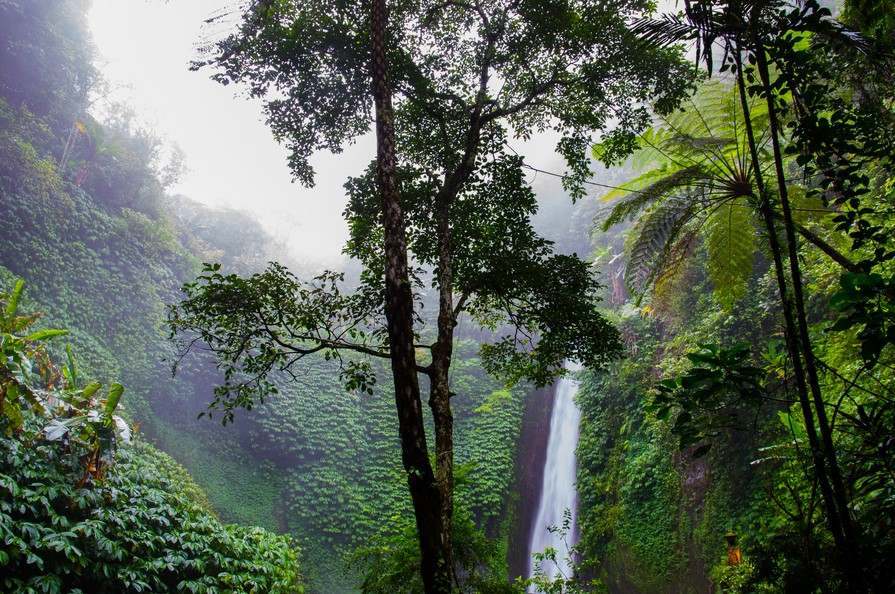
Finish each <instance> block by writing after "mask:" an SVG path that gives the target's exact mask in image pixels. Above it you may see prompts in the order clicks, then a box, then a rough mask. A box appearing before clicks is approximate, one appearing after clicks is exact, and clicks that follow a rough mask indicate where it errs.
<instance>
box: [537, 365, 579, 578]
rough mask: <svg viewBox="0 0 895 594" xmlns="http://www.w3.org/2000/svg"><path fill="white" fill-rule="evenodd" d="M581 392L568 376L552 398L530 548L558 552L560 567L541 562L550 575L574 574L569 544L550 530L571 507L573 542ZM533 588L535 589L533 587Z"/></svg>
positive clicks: (571, 538)
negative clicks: (567, 548) (558, 571)
mask: <svg viewBox="0 0 895 594" xmlns="http://www.w3.org/2000/svg"><path fill="white" fill-rule="evenodd" d="M566 368H567V369H570V370H572V371H578V370H580V369H581V367H580V366H577V365H573V364H567V365H566ZM577 393H578V381H577V380H575V379H572V378H569V377H564V378H562V379H560V380H559V383H558V384H557V386H556V395H555V397H554V401H553V414H552V415H551V416H550V438H549V440H548V441H547V458H546V461H545V463H544V479H543V482H542V484H541V498H540V500H539V502H538V511H537V513H536V514H535V519H534V522H533V523H532V530H531V542H530V543H529V547H528V551H529V555H531V553H538V552H544V549H546V548H547V547H552V548H553V549H555V550H556V552H557V555H556V556H557V561H559V563H560V567H559V568H557V566H556V565H554V564H553V563H548V562H546V561H545V562H542V563H541V569H542V570H543V571H544V572H545V573H546V574H547V575H548V576H550V577H551V578H552V577H553V576H555V575H556V572H557V569H561V570H562V572H563V573H564V574H565V575H566V576H570V575H571V570H570V569H571V568H570V567H568V564H567V563H566V562H565V561H564V559H565V558H566V556H567V555H568V551H567V550H566V545H565V544H564V543H563V542H562V541H561V540H560V535H559V534H556V533H552V532H550V531H548V530H547V527H548V526H557V527H561V526H562V525H563V520H564V517H563V514H564V512H565V510H569V512H570V513H571V514H572V518H571V519H572V524H571V527H570V530H569V533H568V534H567V536H566V539H567V540H568V543H569V545H572V544H574V542H575V541H574V539H575V537H576V534H575V532H576V530H575V518H576V515H577V511H578V501H577V492H576V491H575V476H576V461H575V447H576V446H577V445H578V424H579V423H580V422H581V411H580V410H578V407H577V406H576V405H575V395H576V394H577ZM534 563H535V562H534V559H533V558H532V559H531V562H530V566H529V573H528V575H529V577H532V576H533V575H534ZM532 591H533V590H532Z"/></svg>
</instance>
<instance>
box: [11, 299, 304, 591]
mask: <svg viewBox="0 0 895 594" xmlns="http://www.w3.org/2000/svg"><path fill="white" fill-rule="evenodd" d="M21 289H22V283H21V282H20V283H18V284H17V286H16V289H15V290H14V291H13V293H11V294H8V295H7V294H4V295H2V301H3V303H2V307H3V308H4V310H5V313H4V315H3V318H2V331H3V348H4V358H3V363H2V366H0V380H2V385H0V387H2V392H0V393H2V394H3V405H4V408H3V410H4V415H3V416H2V417H0V428H2V429H3V431H2V432H0V440H2V441H3V442H4V443H3V451H4V454H3V456H2V458H0V520H2V522H0V526H2V532H0V534H2V543H3V548H2V549H0V565H2V566H3V567H4V571H3V576H4V577H3V578H2V584H3V587H4V588H6V589H9V591H16V592H35V593H36V592H62V591H91V592H143V591H151V592H175V591H176V592H185V591H190V592H221V591H234V590H237V591H249V590H252V591H256V592H302V591H303V590H302V586H301V582H300V580H299V576H298V574H297V572H296V567H297V562H298V556H297V551H296V550H295V549H294V548H293V547H292V544H291V541H290V540H289V539H288V538H284V537H278V536H274V535H272V534H270V533H267V532H265V531H263V530H260V529H255V528H241V527H237V526H222V525H221V524H220V523H219V522H218V521H217V520H216V519H215V518H214V517H213V516H212V515H211V514H209V513H208V512H207V511H206V509H205V508H203V507H202V506H201V505H199V504H197V503H196V502H195V501H194V499H192V500H191V499H190V497H188V496H186V495H184V494H181V493H180V492H179V490H178V489H177V488H176V485H178V484H184V479H183V478H182V477H180V478H174V479H172V478H169V477H168V476H167V475H166V473H165V472H164V470H163V469H165V468H166V467H167V468H170V467H171V461H170V459H167V457H166V456H164V455H162V454H160V453H159V452H157V451H156V450H155V449H154V448H151V447H150V446H147V445H143V444H139V445H137V446H131V444H130V428H129V427H128V425H127V424H126V423H125V422H124V421H123V420H122V419H121V418H120V417H118V416H117V415H115V414H114V412H115V409H116V408H117V406H118V402H119V399H120V397H121V394H122V388H121V386H120V385H117V384H115V385H113V386H112V387H111V389H110V391H109V393H108V395H107V396H106V397H105V398H99V394H100V388H101V386H100V384H99V383H98V382H91V383H87V384H86V385H85V386H84V387H83V388H82V387H81V386H80V383H79V380H78V374H77V372H76V370H75V368H74V366H73V364H72V362H71V357H70V358H69V365H68V366H67V367H66V368H63V369H62V370H59V369H57V368H56V367H55V366H53V365H52V363H50V362H49V359H48V358H47V356H46V353H45V351H44V349H43V347H42V345H41V341H43V340H45V339H47V338H52V337H53V336H58V335H59V334H60V331H37V332H33V333H31V334H23V332H24V331H26V330H27V328H28V327H29V326H30V325H31V324H32V323H33V322H34V321H35V319H36V316H34V315H32V316H18V315H17V302H18V297H19V295H20V294H21ZM32 367H34V368H36V369H37V370H38V371H37V372H36V373H32ZM26 392H27V393H28V395H29V396H28V397H27V398H24V397H22V398H17V396H19V395H22V394H24V393H26ZM193 498H195V495H194V496H193Z"/></svg>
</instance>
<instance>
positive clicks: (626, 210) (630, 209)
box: [603, 165, 704, 231]
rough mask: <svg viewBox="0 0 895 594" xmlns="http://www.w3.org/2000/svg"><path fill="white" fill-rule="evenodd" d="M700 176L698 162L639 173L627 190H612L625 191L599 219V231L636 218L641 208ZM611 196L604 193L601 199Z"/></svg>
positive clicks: (644, 208) (645, 207)
mask: <svg viewBox="0 0 895 594" xmlns="http://www.w3.org/2000/svg"><path fill="white" fill-rule="evenodd" d="M702 177H704V172H703V170H702V167H701V166H699V165H693V166H691V167H687V168H686V169H680V170H678V171H673V172H668V170H667V169H659V170H654V171H652V172H648V174H644V175H642V176H640V177H639V178H637V179H636V180H634V181H632V182H629V183H628V184H627V187H628V190H622V191H619V190H616V191H615V192H624V191H627V192H628V193H627V195H626V196H625V197H624V198H622V199H621V200H620V201H619V202H618V203H617V204H616V205H615V206H614V207H613V208H612V210H610V211H609V214H608V215H607V216H606V218H605V220H604V221H603V231H606V230H607V229H609V228H610V227H612V226H613V225H615V224H617V223H622V222H624V221H630V220H633V219H635V218H637V217H638V216H639V215H640V214H641V213H642V212H643V211H644V210H646V209H647V208H649V207H650V206H652V205H654V204H655V203H657V202H660V201H661V200H662V199H663V198H665V197H666V196H667V195H668V194H669V193H670V192H672V191H674V190H677V189H679V188H681V187H686V186H688V185H689V184H691V183H693V182H695V181H696V180H697V179H700V178H702ZM645 182H649V183H648V184H646V185H643V186H642V187H639V186H640V183H645ZM611 197H614V194H610V195H608V196H607V197H606V198H604V200H607V199H610V198H611Z"/></svg>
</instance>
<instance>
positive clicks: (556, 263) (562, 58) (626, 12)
mask: <svg viewBox="0 0 895 594" xmlns="http://www.w3.org/2000/svg"><path fill="white" fill-rule="evenodd" d="M649 6H650V3H648V2H640V1H639V0H636V1H633V2H629V1H627V0H622V1H617V2H609V3H606V2H596V1H590V0H576V1H565V0H552V1H550V2H533V1H523V2H518V1H497V2H488V3H484V2H480V1H478V0H475V1H472V2H464V1H458V2H453V1H451V2H431V3H430V2H419V1H399V2H394V3H392V4H391V5H390V12H389V15H388V18H387V19H386V18H385V16H384V8H385V7H384V4H382V3H381V1H380V0H376V2H374V3H373V4H372V5H371V4H370V3H368V2H362V3H357V4H354V3H343V2H337V1H332V0H321V1H317V2H294V1H291V0H259V1H256V2H252V3H250V5H249V6H248V8H247V10H246V12H245V14H244V19H243V22H242V25H241V28H240V30H239V31H238V32H237V33H234V34H233V35H231V36H230V37H228V38H227V39H225V40H223V41H221V42H220V43H218V44H216V46H214V48H212V49H211V50H210V51H211V52H212V54H211V57H210V58H209V59H208V60H207V61H206V62H205V64H210V65H213V66H215V67H217V68H218V72H217V73H216V74H215V75H214V76H215V78H217V79H218V80H220V81H221V82H225V83H226V82H240V83H246V84H247V85H248V86H249V89H250V93H251V94H252V95H255V96H258V97H264V98H265V99H266V102H265V110H266V113H267V116H268V124H269V125H270V126H271V128H272V129H273V131H274V134H275V135H276V137H277V138H279V139H280V140H283V141H284V142H286V143H287V144H288V146H289V148H290V150H291V156H290V165H291V166H292V170H293V173H294V175H295V176H296V178H297V179H299V180H300V181H302V182H303V183H306V184H311V183H313V179H314V171H313V169H312V168H311V166H310V165H309V163H308V158H309V157H310V155H311V154H312V153H314V152H315V151H317V150H319V149H328V150H331V151H336V152H337V151H339V150H341V148H342V146H344V145H345V144H346V143H350V142H352V141H353V140H354V139H355V138H357V137H358V136H360V135H362V134H364V133H366V132H367V131H368V129H369V124H370V121H371V114H370V103H371V101H370V95H371V91H370V89H371V88H372V89H373V98H374V102H373V103H374V105H375V108H376V123H377V139H378V141H377V145H378V159H377V163H376V164H374V166H373V167H371V168H370V169H368V171H367V173H366V174H365V175H364V176H361V177H360V178H357V179H354V180H352V181H351V182H350V183H349V184H348V186H347V187H348V192H349V196H350V204H349V207H348V209H347V212H346V215H347V218H348V220H349V223H350V226H351V239H350V241H349V245H348V247H347V252H348V253H349V254H350V255H352V256H354V257H356V258H358V259H359V260H361V261H362V262H363V264H364V265H365V272H364V274H363V276H362V282H361V287H360V288H359V289H358V291H357V292H356V293H354V294H353V295H345V294H343V293H342V292H341V290H340V288H339V287H340V283H339V280H340V279H339V277H338V275H333V274H331V273H327V274H324V275H323V276H321V277H319V278H318V279H317V280H316V281H315V282H314V283H311V284H306V283H300V282H298V281H297V280H296V279H294V277H291V275H289V274H288V273H286V272H285V271H284V270H282V269H281V268H279V267H276V266H274V267H272V268H270V269H269V270H268V271H267V272H266V273H264V274H262V275H257V276H256V277H253V278H252V279H248V280H245V279H239V278H236V277H234V276H224V275H222V274H220V272H219V270H218V269H217V268H215V267H209V268H208V269H207V271H206V274H205V276H204V277H203V278H202V279H200V281H199V282H198V283H194V284H191V285H188V286H187V287H186V288H187V293H188V299H187V300H186V301H185V302H184V303H182V304H181V305H180V306H179V307H178V308H177V309H175V310H174V311H172V329H173V331H174V332H181V331H188V332H190V333H196V336H197V337H198V339H199V340H201V341H203V342H204V343H206V344H207V345H208V346H209V347H210V348H211V349H212V350H214V351H215V352H216V353H217V355H218V361H219V365H220V366H221V367H222V368H223V369H224V371H225V378H226V382H225V384H224V385H223V386H221V387H220V388H219V390H218V400H217V402H216V404H218V405H221V406H223V407H224V408H225V409H226V410H227V411H228V413H229V414H232V410H233V408H234V407H235V406H240V405H250V404H251V402H252V401H253V399H254V398H255V397H256V391H257V390H258V389H259V388H261V389H262V390H263V389H270V388H271V387H272V386H273V384H272V383H271V382H270V381H269V380H268V377H267V376H268V374H270V373H274V372H276V371H277V370H283V371H288V370H289V368H290V366H291V365H292V364H293V363H294V361H296V360H297V359H300V358H301V357H304V356H306V355H308V354H310V353H312V352H319V351H326V352H327V354H329V355H331V356H336V357H341V355H342V354H343V353H345V352H346V351H355V352H360V353H365V354H367V355H369V356H378V357H384V358H388V359H390V360H391V361H392V371H393V377H394V380H395V388H396V404H397V408H398V416H399V419H401V434H402V448H403V459H404V465H405V471H406V472H407V475H408V484H409V487H410V490H411V494H412V499H413V502H414V509H415V513H416V519H417V525H418V528H419V537H420V546H421V549H422V559H423V563H422V570H423V581H424V583H425V584H426V589H427V591H429V592H445V591H448V590H449V589H450V569H451V568H450V550H449V544H448V543H450V542H451V538H450V532H451V517H452V511H453V417H452V413H451V406H450V398H451V387H450V382H449V378H450V366H451V358H452V354H453V352H452V351H453V333H454V328H455V326H456V325H457V323H458V320H459V318H460V316H461V315H463V314H464V313H466V314H468V315H470V316H471V317H472V318H474V319H475V320H477V321H478V323H479V324H481V325H482V326H483V327H485V328H488V329H490V330H492V331H494V332H495V333H497V336H498V339H497V340H495V341H494V342H493V343H491V344H486V345H484V346H483V347H482V356H483V360H484V362H485V364H486V366H487V367H488V369H489V371H491V372H493V373H495V374H499V375H501V376H503V377H505V378H506V379H507V380H508V381H517V380H521V379H528V380H532V381H534V382H535V383H536V384H539V385H543V384H546V383H548V382H550V381H551V380H552V378H553V377H554V376H555V375H556V374H558V373H561V372H562V362H563V360H564V359H567V358H571V359H578V360H579V361H581V362H582V363H585V364H587V365H591V366H600V365H601V364H602V363H604V362H605V361H606V360H607V359H609V358H610V357H612V356H614V355H615V354H616V353H617V352H618V350H619V343H618V339H617V335H616V332H615V331H614V329H613V328H612V327H611V326H610V325H609V324H608V323H607V322H606V320H605V319H603V318H602V317H601V316H600V314H599V313H598V311H597V309H596V301H597V297H596V292H597V290H598V285H597V283H596V281H595V279H594V278H593V276H592V274H591V271H590V270H589V268H588V266H587V264H586V263H584V262H582V261H581V260H579V259H578V258H577V257H574V256H567V255H560V254H556V253H554V251H553V249H552V244H551V243H550V242H549V241H546V240H545V239H543V238H541V237H539V236H538V235H537V234H536V233H535V232H534V230H533V229H532V227H531V224H530V216H531V215H532V214H533V213H534V212H535V210H536V201H535V198H534V194H533V192H532V190H531V188H530V187H529V186H528V185H527V184H526V182H525V176H524V174H523V165H524V162H523V159H522V158H521V157H519V156H518V155H517V154H516V153H515V151H513V150H512V148H511V147H510V146H509V143H510V138H511V135H512V134H514V135H515V136H517V137H522V138H528V137H530V136H531V134H532V133H534V132H535V131H545V130H548V129H554V130H556V131H558V132H559V133H560V135H561V137H562V138H561V140H560V142H559V144H558V150H559V151H560V152H561V153H562V154H563V155H564V156H565V157H566V160H567V162H568V164H569V175H568V177H567V185H568V189H569V190H570V192H571V193H572V196H573V198H575V197H579V196H581V195H582V194H583V185H582V182H583V181H584V179H586V177H587V176H588V175H589V173H590V170H589V162H588V160H587V154H586V148H587V146H588V145H589V142H590V140H591V137H592V135H593V134H595V133H596V132H599V131H602V130H603V129H604V128H605V127H606V125H607V123H608V122H609V121H610V120H614V121H615V122H616V123H617V128H616V129H615V131H614V132H612V134H613V135H614V137H616V138H619V139H620V141H619V142H621V143H624V139H629V140H630V139H631V138H633V137H634V136H635V134H636V132H638V131H639V130H640V129H641V128H642V127H643V126H644V125H645V124H646V123H647V122H648V121H649V118H648V114H647V111H646V110H645V108H644V107H643V104H644V103H645V102H646V101H647V100H650V99H655V100H657V101H658V105H659V106H660V108H661V109H669V108H670V107H672V106H673V105H674V104H675V103H676V101H677V100H678V99H679V97H680V96H681V95H682V94H683V93H684V92H685V91H686V90H687V89H688V86H689V81H690V79H691V76H692V69H691V68H689V67H688V66H686V65H685V64H683V63H682V62H680V61H679V60H678V59H677V57H676V55H675V53H674V52H673V51H669V50H654V51H643V48H642V47H641V46H639V45H637V44H636V43H634V40H633V39H632V38H631V36H630V35H629V34H628V29H627V26H626V24H625V23H626V17H628V16H630V15H632V14H639V13H641V12H642V11H644V10H648V9H649ZM371 17H372V18H371ZM383 23H387V27H385V28H384V27H383ZM386 41H387V43H383V42H386ZM386 46H387V49H388V51H387V53H386V55H384V56H383V50H384V49H385V48H386ZM371 79H372V83H373V84H372V87H371ZM389 82H391V86H392V89H391V91H390V90H389ZM389 96H391V98H392V99H393V100H394V103H395V107H394V129H395V140H394V141H392V140H391V135H390V133H389V130H390V128H391V123H390V122H391V120H392V117H391V114H392V109H391V107H390V106H389ZM393 150H394V153H392V151H393ZM394 155H396V156H397V159H395V158H394ZM399 181H400V184H401V192H400V194H399V193H398V191H397V183H398V182H399ZM402 217H403V221H402ZM402 235H405V237H406V250H409V252H410V253H412V255H413V259H414V261H415V262H417V263H418V264H419V265H420V266H421V267H422V268H423V269H425V270H426V271H431V273H432V281H431V282H432V286H433V288H434V289H435V292H436V294H437V303H438V316H437V323H436V324H435V328H434V329H430V328H428V327H426V326H425V325H422V324H421V323H420V322H421V320H417V323H415V324H414V323H413V320H414V318H415V317H416V316H418V310H417V309H416V307H411V305H415V304H416V301H417V300H419V299H420V293H419V292H420V291H421V290H422V289H423V285H422V281H421V280H420V277H419V276H418V275H417V274H416V273H414V272H412V271H410V270H409V269H408V267H407V257H406V255H402V253H404V251H405V248H403V247H402V245H401V236H402ZM414 287H416V289H417V293H416V295H414V294H413V293H412V290H413V289H414ZM383 289H384V292H383ZM383 316H384V317H385V321H383V320H382V318H383ZM424 340H428V343H427V344H422V343H423V341H424ZM190 344H193V343H190V342H188V343H186V346H189V345H190ZM418 348H423V349H424V350H425V351H426V352H427V353H428V357H429V358H430V362H429V363H427V364H421V363H419V362H417V361H416V359H415V349H418ZM345 369H346V374H347V376H348V383H349V384H350V385H351V386H356V387H362V388H369V386H370V384H371V382H372V381H373V380H372V378H370V377H369V369H370V368H369V365H366V364H365V363H364V362H358V361H355V362H346V364H345ZM416 374H423V375H425V376H427V377H428V379H429V386H430V390H429V399H428V403H429V408H430V410H431V413H432V417H433V420H434V427H435V470H434V483H433V479H432V476H433V475H432V474H431V473H432V470H431V466H430V465H429V463H428V458H427V453H426V452H427V450H426V442H425V434H424V432H423V425H422V414H423V413H422V407H421V406H420V398H419V387H418V385H417V383H416V382H417V379H416V377H415V375H416ZM433 508H434V509H433Z"/></svg>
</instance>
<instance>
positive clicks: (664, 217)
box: [625, 195, 696, 304]
mask: <svg viewBox="0 0 895 594" xmlns="http://www.w3.org/2000/svg"><path fill="white" fill-rule="evenodd" d="M695 206H696V201H695V200H694V199H693V197H691V196H689V195H685V196H674V197H671V198H669V199H667V200H665V201H664V202H662V203H661V204H659V205H658V206H656V207H655V208H653V209H652V210H650V211H649V212H647V213H646V214H645V215H643V216H642V217H641V218H640V220H639V221H638V222H637V226H636V227H635V228H634V230H633V240H632V243H631V245H630V247H629V248H628V254H629V256H628V266H627V269H626V270H625V284H626V285H627V286H628V290H629V291H631V293H632V294H635V295H638V301H637V302H638V304H639V303H640V299H642V298H643V293H644V292H645V291H646V289H647V288H648V287H649V285H650V284H651V283H652V281H653V279H654V278H655V277H656V274H657V273H658V271H659V269H660V268H661V265H662V263H663V262H664V260H665V256H666V255H667V254H668V252H669V251H670V250H671V247H672V245H673V244H674V240H675V239H676V237H677V235H678V232H679V231H680V230H681V228H682V227H683V226H684V224H685V223H686V222H687V221H688V220H689V219H690V217H691V216H692V214H693V211H694V210H695Z"/></svg>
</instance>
